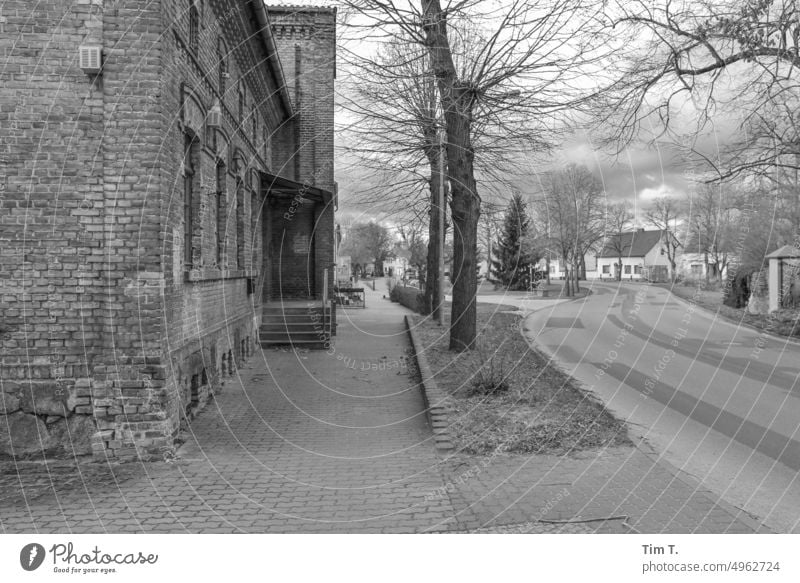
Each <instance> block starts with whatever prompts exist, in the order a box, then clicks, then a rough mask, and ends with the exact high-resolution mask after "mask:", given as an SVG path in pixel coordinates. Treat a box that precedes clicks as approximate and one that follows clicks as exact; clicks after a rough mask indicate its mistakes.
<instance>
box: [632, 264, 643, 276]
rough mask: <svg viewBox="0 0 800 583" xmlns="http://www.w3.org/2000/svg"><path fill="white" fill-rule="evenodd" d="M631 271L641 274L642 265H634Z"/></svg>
mask: <svg viewBox="0 0 800 583" xmlns="http://www.w3.org/2000/svg"><path fill="white" fill-rule="evenodd" d="M633 273H634V274H635V275H642V266H641V265H636V266H634V268H633Z"/></svg>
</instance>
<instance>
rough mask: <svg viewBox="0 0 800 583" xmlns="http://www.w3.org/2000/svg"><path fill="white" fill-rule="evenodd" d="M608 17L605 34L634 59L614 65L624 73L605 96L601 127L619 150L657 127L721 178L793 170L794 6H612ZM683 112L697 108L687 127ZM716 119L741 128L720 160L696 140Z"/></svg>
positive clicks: (783, 2) (735, 0) (697, 1)
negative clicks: (724, 117)
mask: <svg viewBox="0 0 800 583" xmlns="http://www.w3.org/2000/svg"><path fill="white" fill-rule="evenodd" d="M607 14H608V15H609V18H610V20H611V28H610V29H609V35H610V36H612V37H613V38H614V39H616V42H617V44H618V45H619V46H626V47H627V51H626V54H628V55H630V57H628V58H625V59H622V58H621V59H619V60H617V63H618V65H619V66H620V73H621V75H620V77H619V79H618V80H617V82H616V84H615V85H614V86H613V88H614V91H613V92H612V93H610V94H607V95H605V96H604V97H605V98H607V101H606V105H608V106H610V107H609V109H608V110H607V111H609V112H610V114H609V115H608V116H607V117H605V118H604V119H603V122H605V123H608V122H611V123H610V124H608V125H607V127H610V128H612V129H613V130H614V131H613V132H612V137H613V138H614V139H615V141H616V143H617V144H618V145H622V144H627V143H629V142H630V141H632V140H635V139H638V138H639V137H641V135H642V131H641V130H642V129H646V128H648V127H651V126H653V125H657V126H660V128H661V132H662V133H661V134H660V135H663V134H664V133H667V134H671V135H673V136H674V137H676V138H679V140H678V141H679V142H680V143H682V144H684V145H686V146H687V147H688V148H689V150H690V151H692V152H693V153H694V154H696V156H697V158H696V159H697V160H698V161H700V162H702V163H703V164H704V165H706V166H707V167H711V168H713V169H714V170H715V172H716V174H715V177H716V179H717V180H723V179H727V178H731V177H733V176H737V175H739V174H742V173H763V172H771V171H772V169H774V168H775V167H787V168H797V167H798V161H800V157H798V154H799V153H800V146H798V144H800V132H799V131H798V130H799V129H800V128H799V127H798V117H797V115H796V112H797V110H798V105H800V98H799V97H798V89H800V87H798V80H800V78H799V77H798V71H800V69H798V65H800V53H799V52H798V51H800V43H799V42H798V40H800V20H798V18H797V14H798V6H797V3H796V2H795V0H748V1H743V0H692V1H680V2H679V1H673V0H657V1H655V2H652V1H649V0H634V1H631V0H616V1H615V2H614V3H613V5H610V6H609V8H608V10H607ZM637 47H638V50H637ZM684 107H693V108H694V109H695V110H696V116H695V123H694V124H693V125H692V127H686V123H685V120H680V119H679V116H677V115H676V112H677V111H678V109H680V108H684ZM720 114H723V115H727V116H728V119H729V120H736V122H738V126H739V127H738V129H739V130H740V131H738V132H737V134H736V135H737V136H738V137H734V138H732V139H731V140H730V145H729V147H727V148H725V149H724V152H723V153H722V154H723V155H722V157H721V160H719V161H718V160H717V159H716V156H713V157H712V156H709V155H708V153H707V152H704V151H703V148H702V147H699V146H698V145H697V144H698V142H697V141H696V140H695V139H694V138H693V136H697V135H698V134H700V133H701V132H702V131H703V130H706V129H710V130H712V129H713V130H716V129H717V127H718V126H719V124H718V123H715V121H716V119H715V118H718V117H719V115H720ZM723 129H724V124H723Z"/></svg>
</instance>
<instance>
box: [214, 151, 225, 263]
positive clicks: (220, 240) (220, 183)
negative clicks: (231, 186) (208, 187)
mask: <svg viewBox="0 0 800 583" xmlns="http://www.w3.org/2000/svg"><path fill="white" fill-rule="evenodd" d="M227 177H228V171H227V169H226V168H225V162H223V161H222V160H218V161H217V190H216V193H215V194H216V201H215V203H216V204H215V206H216V209H217V216H216V225H215V240H216V248H217V266H218V267H219V268H220V269H221V268H222V263H223V259H224V257H225V235H226V228H225V225H226V223H227V209H228V188H227V184H226V183H227Z"/></svg>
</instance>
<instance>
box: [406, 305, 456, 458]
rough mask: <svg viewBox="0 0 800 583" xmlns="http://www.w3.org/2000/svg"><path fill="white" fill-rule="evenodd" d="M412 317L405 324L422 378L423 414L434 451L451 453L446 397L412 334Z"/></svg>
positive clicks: (415, 337) (449, 410) (408, 317)
mask: <svg viewBox="0 0 800 583" xmlns="http://www.w3.org/2000/svg"><path fill="white" fill-rule="evenodd" d="M412 318H413V316H410V315H408V314H406V316H405V318H404V319H405V323H406V331H407V332H408V337H409V338H410V339H411V349H412V351H413V353H414V359H415V360H416V361H417V369H418V370H419V375H420V377H421V378H422V399H423V401H424V402H425V413H426V414H427V416H428V422H429V423H430V425H431V429H432V430H433V439H434V442H435V445H436V449H437V450H439V451H442V452H451V451H453V450H454V449H455V447H454V446H453V440H452V439H451V438H450V422H449V414H450V412H451V409H450V407H449V406H447V405H446V404H445V402H446V401H447V397H448V395H447V394H446V393H445V392H444V391H442V390H441V389H440V388H439V387H438V386H436V381H435V380H433V372H431V367H430V365H429V364H428V359H427V358H426V357H425V353H424V352H423V350H422V344H421V343H420V340H419V338H418V337H417V334H416V332H414V326H413V324H414V321H413V319H412Z"/></svg>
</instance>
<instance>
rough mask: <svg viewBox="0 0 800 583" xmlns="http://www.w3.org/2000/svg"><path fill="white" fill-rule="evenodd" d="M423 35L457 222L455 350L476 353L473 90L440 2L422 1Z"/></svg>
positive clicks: (452, 326) (452, 336)
mask: <svg viewBox="0 0 800 583" xmlns="http://www.w3.org/2000/svg"><path fill="white" fill-rule="evenodd" d="M421 4H422V13H423V23H422V25H423V30H424V31H425V40H426V45H427V48H428V53H429V55H430V58H431V68H432V69H433V73H434V74H435V75H436V81H437V84H438V86H439V93H440V94H441V102H442V110H443V111H444V118H445V125H446V127H447V162H448V164H447V173H448V177H449V178H450V184H451V189H452V193H451V194H452V196H451V201H450V208H451V216H452V221H453V267H452V269H451V277H453V278H454V280H453V304H452V312H451V320H450V322H451V324H450V349H451V350H466V349H471V348H472V347H473V346H474V344H475V335H476V319H477V313H476V306H475V294H476V292H477V283H478V282H477V277H476V276H475V268H476V255H477V249H478V245H477V243H478V217H479V216H480V198H479V197H478V192H477V185H476V182H475V171H474V168H473V159H474V150H473V147H472V136H471V130H472V108H473V105H474V101H473V99H474V96H473V93H472V88H471V87H470V86H468V85H467V84H465V83H463V82H460V81H459V79H458V74H457V72H456V65H455V61H454V60H453V53H452V50H451V47H450V40H449V39H448V37H447V15H446V13H445V12H444V11H443V10H442V7H441V4H440V2H439V0H421Z"/></svg>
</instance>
